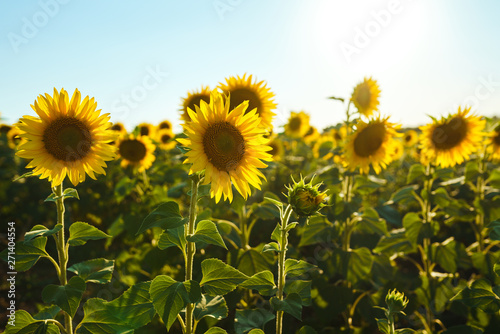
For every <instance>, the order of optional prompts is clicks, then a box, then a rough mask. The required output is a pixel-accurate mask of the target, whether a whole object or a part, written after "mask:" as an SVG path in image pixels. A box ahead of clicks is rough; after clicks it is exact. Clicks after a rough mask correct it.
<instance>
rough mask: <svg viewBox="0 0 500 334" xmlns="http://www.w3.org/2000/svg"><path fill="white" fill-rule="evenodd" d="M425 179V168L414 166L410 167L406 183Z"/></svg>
mask: <svg viewBox="0 0 500 334" xmlns="http://www.w3.org/2000/svg"><path fill="white" fill-rule="evenodd" d="M424 177H425V166H424V165H421V164H414V165H412V166H411V167H410V171H409V172H408V176H407V177H406V183H407V184H410V183H413V181H422V180H423V179H424Z"/></svg>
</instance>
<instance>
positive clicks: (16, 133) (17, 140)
mask: <svg viewBox="0 0 500 334" xmlns="http://www.w3.org/2000/svg"><path fill="white" fill-rule="evenodd" d="M22 133H23V132H22V131H21V130H20V129H19V128H18V127H16V126H14V127H12V128H11V129H10V130H9V132H7V142H8V144H9V147H10V148H11V149H13V150H14V149H15V148H16V147H17V146H18V145H20V144H22V143H24V142H26V139H23V138H22V137H21V136H20V135H21V134H22Z"/></svg>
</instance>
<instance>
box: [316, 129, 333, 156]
mask: <svg viewBox="0 0 500 334" xmlns="http://www.w3.org/2000/svg"><path fill="white" fill-rule="evenodd" d="M335 146H336V141H335V138H334V137H333V136H331V135H330V134H325V135H322V136H320V137H319V138H318V140H317V141H316V143H315V144H314V146H313V155H314V157H315V158H316V159H319V158H321V159H323V160H328V159H330V158H331V157H333V149H334V148H335Z"/></svg>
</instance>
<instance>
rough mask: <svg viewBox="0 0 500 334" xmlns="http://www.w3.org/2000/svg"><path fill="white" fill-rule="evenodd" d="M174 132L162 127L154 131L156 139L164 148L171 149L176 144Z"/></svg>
mask: <svg viewBox="0 0 500 334" xmlns="http://www.w3.org/2000/svg"><path fill="white" fill-rule="evenodd" d="M174 138H175V134H174V133H173V132H172V130H170V129H162V130H159V131H158V132H157V133H156V141H157V142H158V143H159V146H160V147H161V148H162V149H164V150H171V149H173V148H174V147H175V145H177V142H176V141H175V139H174Z"/></svg>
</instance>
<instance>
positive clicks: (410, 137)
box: [405, 134, 413, 143]
mask: <svg viewBox="0 0 500 334" xmlns="http://www.w3.org/2000/svg"><path fill="white" fill-rule="evenodd" d="M412 139H413V136H412V135H410V134H407V135H406V136H405V142H407V143H409V142H410V141H411V140H412Z"/></svg>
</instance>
